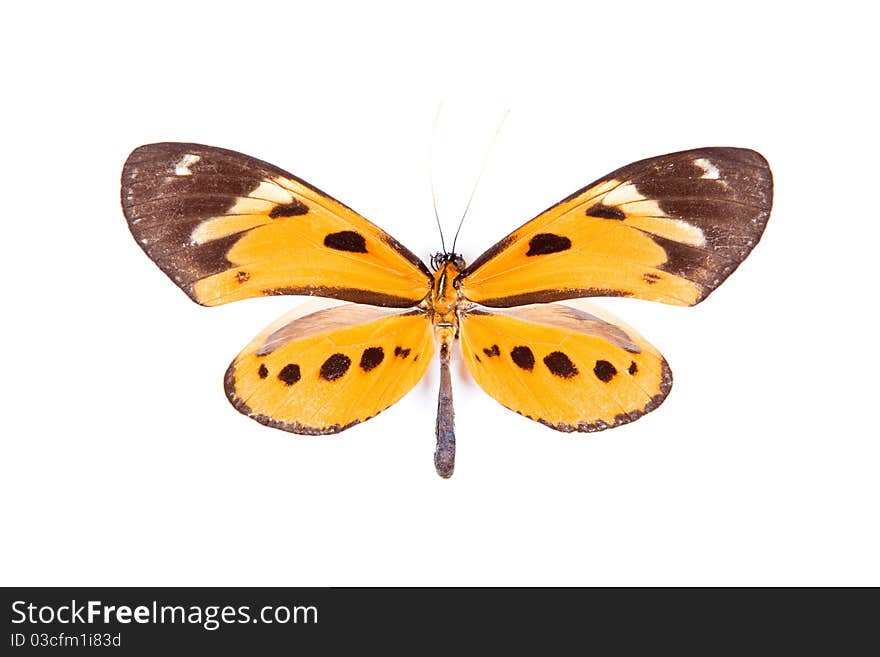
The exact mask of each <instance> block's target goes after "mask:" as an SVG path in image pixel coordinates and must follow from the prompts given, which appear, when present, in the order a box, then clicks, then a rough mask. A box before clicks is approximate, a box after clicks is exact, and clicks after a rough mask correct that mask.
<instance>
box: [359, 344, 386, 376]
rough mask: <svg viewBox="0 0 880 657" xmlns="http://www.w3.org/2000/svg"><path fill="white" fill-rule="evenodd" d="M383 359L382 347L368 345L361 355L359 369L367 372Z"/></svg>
mask: <svg viewBox="0 0 880 657" xmlns="http://www.w3.org/2000/svg"><path fill="white" fill-rule="evenodd" d="M383 360H385V351H384V350H383V349H382V347H368V348H367V349H364V353H363V355H362V356H361V369H362V370H363V371H364V372H369V371H370V370H372V369H374V368H375V367H377V366H378V365H379V363H381V362H382V361H383Z"/></svg>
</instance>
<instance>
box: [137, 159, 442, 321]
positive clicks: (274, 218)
mask: <svg viewBox="0 0 880 657" xmlns="http://www.w3.org/2000/svg"><path fill="white" fill-rule="evenodd" d="M122 206H123V209H124V211H125V216H126V218H127V219H128V224H129V227H130V228H131V232H132V234H133V235H134V237H135V239H136V240H137V242H138V244H140V245H141V247H142V248H143V249H144V251H146V253H147V255H149V256H150V258H152V259H153V260H154V261H155V262H156V264H157V265H159V267H160V268H161V269H162V270H163V271H164V272H165V273H166V274H168V276H169V277H171V279H172V280H173V281H174V282H175V283H177V285H179V286H180V287H181V288H182V289H183V291H184V292H186V293H187V294H188V295H189V296H190V297H191V298H192V299H193V300H194V301H196V302H197V303H200V304H203V305H206V306H215V305H218V304H223V303H228V302H230V301H236V300H238V299H247V298H250V297H258V296H266V295H275V294H302V295H317V296H327V297H334V298H337V299H342V300H345V301H356V302H359V303H369V304H373V305H379V306H391V307H400V308H406V307H410V306H415V305H417V304H418V303H419V302H420V301H421V300H422V299H423V298H424V297H425V295H426V294H427V293H428V292H429V291H430V287H431V275H430V272H429V271H428V269H427V267H425V265H424V264H423V263H422V261H421V260H419V259H418V258H417V257H416V256H414V255H413V254H412V253H410V252H409V251H408V250H407V249H406V248H404V247H403V246H402V245H401V244H400V243H399V242H397V240H395V239H394V238H393V237H391V236H390V235H388V234H387V233H385V232H384V231H382V230H381V229H380V228H378V227H377V226H375V225H374V224H372V223H370V222H369V221H367V220H366V219H364V218H363V217H361V216H360V215H359V214H357V213H356V212H354V211H353V210H352V209H350V208H348V207H347V206H345V205H343V204H342V203H340V202H339V201H336V200H335V199H333V198H331V197H330V196H328V195H327V194H325V193H324V192H322V191H320V190H318V189H317V188H315V187H312V186H311V185H309V184H308V183H306V182H304V181H302V180H300V179H299V178H297V177H295V176H292V175H291V174H289V173H287V172H285V171H282V170H281V169H278V168H277V167H274V166H272V165H271V164H267V163H266V162H262V161H260V160H257V159H255V158H252V157H248V156H247V155H242V154H241V153H236V152H234V151H229V150H225V149H222V148H214V147H211V146H202V145H199V144H177V143H163V144H150V145H147V146H141V147H140V148H137V149H135V151H134V152H133V153H132V154H131V155H130V156H129V158H128V160H127V161H126V163H125V167H124V169H123V172H122Z"/></svg>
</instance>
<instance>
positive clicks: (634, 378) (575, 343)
mask: <svg viewBox="0 0 880 657" xmlns="http://www.w3.org/2000/svg"><path fill="white" fill-rule="evenodd" d="M461 340H462V352H463V354H464V360H465V363H466V364H467V367H468V369H469V370H470V372H471V375H472V376H473V377H474V379H475V380H476V381H477V383H478V384H480V386H481V387H482V388H483V390H485V391H486V392H487V393H488V394H489V395H491V396H492V397H494V398H495V399H496V400H498V401H499V402H501V404H503V405H504V406H506V407H507V408H509V409H511V410H514V411H516V412H517V413H520V414H522V415H525V416H526V417H529V418H531V419H533V420H536V421H538V422H541V423H542V424H545V425H547V426H549V427H551V428H553V429H556V430H558V431H599V430H602V429H607V428H610V427H614V426H618V425H620V424H625V423H627V422H631V421H633V420H635V419H637V418H639V417H641V416H642V415H644V414H645V413H647V412H649V411H651V410H653V409H655V408H657V406H659V405H660V404H661V403H662V402H663V400H664V399H665V397H666V395H667V394H668V393H669V389H670V388H671V386H672V374H671V372H670V370H669V367H668V366H667V364H666V361H665V360H664V359H663V357H662V356H661V355H660V353H659V352H658V351H657V350H656V349H655V348H654V347H652V346H651V345H650V344H648V343H647V342H646V341H645V340H644V338H642V337H641V336H640V335H638V334H637V333H635V332H634V331H633V330H632V329H630V328H628V327H624V326H623V325H617V324H615V323H611V322H609V321H606V320H605V319H602V318H600V317H598V316H597V315H593V314H590V313H586V312H584V311H582V310H578V309H575V308H571V307H568V306H563V305H561V304H548V305H544V306H532V307H526V308H519V309H515V310H509V311H502V312H488V311H477V312H472V313H468V314H467V315H466V316H465V317H464V318H463V320H462V327H461Z"/></svg>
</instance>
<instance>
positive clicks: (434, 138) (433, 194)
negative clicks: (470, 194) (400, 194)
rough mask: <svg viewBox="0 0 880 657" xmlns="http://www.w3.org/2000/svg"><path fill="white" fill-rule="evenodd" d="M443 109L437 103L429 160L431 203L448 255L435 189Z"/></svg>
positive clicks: (441, 241) (444, 248)
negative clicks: (438, 140)
mask: <svg viewBox="0 0 880 657" xmlns="http://www.w3.org/2000/svg"><path fill="white" fill-rule="evenodd" d="M441 109H443V101H442V100H441V101H440V102H439V103H437V112H436V113H435V114H434V127H433V128H432V129H431V150H430V153H429V159H428V177H429V178H430V179H431V202H432V203H433V204H434V219H435V220H436V221H437V230H439V231H440V246H441V247H442V248H443V253H444V254H446V253H447V251H446V241H445V240H444V239H443V226H441V225H440V213H439V212H437V190H436V188H435V187H434V144H436V143H437V124H438V123H440V110H441Z"/></svg>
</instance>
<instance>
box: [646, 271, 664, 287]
mask: <svg viewBox="0 0 880 657" xmlns="http://www.w3.org/2000/svg"><path fill="white" fill-rule="evenodd" d="M642 280H643V281H645V283H647V284H648V285H656V283H657V281H659V280H660V275H659V274H655V273H653V272H648V273H646V274H642Z"/></svg>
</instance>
